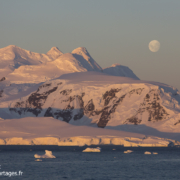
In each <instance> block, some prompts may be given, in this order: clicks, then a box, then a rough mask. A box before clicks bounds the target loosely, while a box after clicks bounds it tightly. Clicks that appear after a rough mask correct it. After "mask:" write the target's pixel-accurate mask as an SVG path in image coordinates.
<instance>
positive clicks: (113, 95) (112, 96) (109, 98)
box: [103, 88, 121, 106]
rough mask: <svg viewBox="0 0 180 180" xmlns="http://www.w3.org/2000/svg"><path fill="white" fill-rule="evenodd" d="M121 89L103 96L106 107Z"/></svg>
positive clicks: (113, 90)
mask: <svg viewBox="0 0 180 180" xmlns="http://www.w3.org/2000/svg"><path fill="white" fill-rule="evenodd" d="M120 90H121V89H118V88H117V89H111V90H110V91H106V92H105V94H104V95H103V99H104V101H105V102H104V106H107V105H108V104H109V102H110V100H111V99H113V98H114V97H115V96H116V93H117V92H119V91H120Z"/></svg>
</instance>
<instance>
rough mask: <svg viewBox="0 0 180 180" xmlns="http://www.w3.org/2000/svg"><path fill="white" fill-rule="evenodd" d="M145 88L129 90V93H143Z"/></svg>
mask: <svg viewBox="0 0 180 180" xmlns="http://www.w3.org/2000/svg"><path fill="white" fill-rule="evenodd" d="M143 89H144V88H138V89H133V90H131V91H130V92H129V95H131V94H134V93H136V94H138V95H141V93H142V91H143Z"/></svg>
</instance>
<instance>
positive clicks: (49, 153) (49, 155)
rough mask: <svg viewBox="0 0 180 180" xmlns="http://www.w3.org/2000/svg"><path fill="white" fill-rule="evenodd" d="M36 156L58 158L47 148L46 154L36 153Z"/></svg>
mask: <svg viewBox="0 0 180 180" xmlns="http://www.w3.org/2000/svg"><path fill="white" fill-rule="evenodd" d="M34 157H35V158H56V157H55V156H54V155H52V151H48V150H45V154H44V155H39V154H35V155H34Z"/></svg>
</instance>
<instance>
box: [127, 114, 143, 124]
mask: <svg viewBox="0 0 180 180" xmlns="http://www.w3.org/2000/svg"><path fill="white" fill-rule="evenodd" d="M127 121H128V122H130V123H132V124H134V125H138V124H140V123H141V121H142V120H141V119H138V118H137V117H136V116H132V117H131V118H129V119H127Z"/></svg>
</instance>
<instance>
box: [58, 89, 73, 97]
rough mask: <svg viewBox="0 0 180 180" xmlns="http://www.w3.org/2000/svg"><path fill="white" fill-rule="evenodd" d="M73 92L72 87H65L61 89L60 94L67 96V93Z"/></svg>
mask: <svg viewBox="0 0 180 180" xmlns="http://www.w3.org/2000/svg"><path fill="white" fill-rule="evenodd" d="M71 92H72V89H65V90H63V91H61V92H60V94H62V95H65V96H67V95H69V94H70V93H71Z"/></svg>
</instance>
